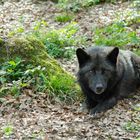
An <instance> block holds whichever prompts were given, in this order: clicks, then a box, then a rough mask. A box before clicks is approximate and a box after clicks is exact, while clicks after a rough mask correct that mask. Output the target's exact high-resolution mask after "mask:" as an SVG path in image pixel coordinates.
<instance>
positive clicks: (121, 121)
mask: <svg viewBox="0 0 140 140" xmlns="http://www.w3.org/2000/svg"><path fill="white" fill-rule="evenodd" d="M129 5H130V3H129V2H125V3H122V4H121V3H118V4H116V5H113V4H102V5H97V6H96V7H92V8H89V9H88V10H84V11H82V12H80V13H78V14H76V16H75V21H77V22H78V25H79V26H80V30H79V32H78V34H85V35H88V37H89V40H90V38H91V37H92V29H93V28H96V27H98V26H104V25H107V24H109V23H111V22H113V21H114V20H115V19H116V18H117V17H118V15H120V16H121V18H123V16H124V13H125V12H126V11H129V10H130V9H131V8H130V7H129ZM58 13H60V10H59V9H56V8H55V7H54V4H53V3H52V2H50V1H47V2H43V1H42V2H40V3H36V2H33V1H31V0H25V1H24V0H20V1H14V0H7V1H6V2H4V4H1V5H0V36H2V37H6V35H7V34H8V33H9V32H10V31H12V30H13V29H14V28H17V27H20V26H24V27H25V28H26V30H30V29H32V27H33V25H34V24H35V22H36V21H37V20H45V21H47V23H48V24H49V26H51V27H55V28H60V27H63V26H64V25H65V23H58V22H55V21H54V16H55V15H56V14H58ZM66 24H67V23H66ZM59 62H60V63H61V64H62V66H63V67H64V68H65V69H66V70H68V71H69V72H71V73H72V74H75V73H76V68H77V66H76V60H75V59H73V60H72V61H66V60H59ZM0 102H2V103H1V104H0V140H44V139H45V140H136V138H140V111H139V109H137V108H140V91H137V92H136V93H135V96H133V97H131V98H129V99H125V100H123V101H119V103H118V104H117V105H116V106H115V107H114V108H113V109H110V110H108V111H107V112H106V113H104V114H98V115H96V116H90V115H88V113H87V112H83V111H81V109H80V106H81V104H80V103H75V104H73V105H62V104H60V103H58V104H55V105H52V104H50V103H49V100H47V97H46V94H43V93H38V94H33V93H32V91H30V90H27V91H24V93H23V94H22V95H21V96H20V97H18V98H17V99H15V98H13V97H12V96H8V97H6V98H1V99H0ZM6 127H10V128H11V134H10V135H6V133H5V131H6V129H5V128H6ZM7 131H8V130H7ZM45 137H46V138H45Z"/></svg>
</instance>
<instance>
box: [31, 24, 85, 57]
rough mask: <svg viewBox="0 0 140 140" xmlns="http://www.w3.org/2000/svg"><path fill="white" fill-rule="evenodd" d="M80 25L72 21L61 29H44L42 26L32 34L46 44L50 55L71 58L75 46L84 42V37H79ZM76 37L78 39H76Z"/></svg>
mask: <svg viewBox="0 0 140 140" xmlns="http://www.w3.org/2000/svg"><path fill="white" fill-rule="evenodd" d="M78 29H79V28H78V25H77V23H75V22H71V23H70V24H69V25H67V26H65V27H64V28H61V29H57V30H56V29H51V30H48V31H44V30H42V29H41V28H39V29H38V30H35V31H34V32H32V35H34V36H35V37H37V38H38V39H39V40H41V42H43V44H44V45H45V46H46V49H47V52H48V54H49V55H51V56H53V57H54V58H60V57H65V58H71V57H72V56H73V52H74V48H73V47H72V46H77V45H78V44H80V45H81V44H82V43H83V42H84V38H83V37H77V36H76V33H77V31H78ZM75 38H76V39H75Z"/></svg>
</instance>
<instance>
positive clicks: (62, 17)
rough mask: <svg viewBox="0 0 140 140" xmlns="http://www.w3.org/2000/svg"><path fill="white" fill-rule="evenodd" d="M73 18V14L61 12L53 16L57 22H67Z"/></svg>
mask: <svg viewBox="0 0 140 140" xmlns="http://www.w3.org/2000/svg"><path fill="white" fill-rule="evenodd" d="M72 19H73V15H70V14H68V13H61V14H60V15H57V16H55V21H57V22H68V21H71V20H72Z"/></svg>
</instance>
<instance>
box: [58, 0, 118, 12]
mask: <svg viewBox="0 0 140 140" xmlns="http://www.w3.org/2000/svg"><path fill="white" fill-rule="evenodd" d="M102 2H112V3H115V2H117V0H59V1H58V6H59V7H60V8H61V9H63V10H71V11H73V12H79V11H80V10H82V9H83V8H88V7H90V6H93V5H96V4H99V3H102Z"/></svg>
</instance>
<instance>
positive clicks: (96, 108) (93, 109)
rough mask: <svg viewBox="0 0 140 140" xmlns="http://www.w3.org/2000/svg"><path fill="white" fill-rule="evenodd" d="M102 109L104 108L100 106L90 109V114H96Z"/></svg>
mask: <svg viewBox="0 0 140 140" xmlns="http://www.w3.org/2000/svg"><path fill="white" fill-rule="evenodd" d="M102 111H103V110H102V109H101V108H99V107H94V108H92V109H90V112H89V114H90V115H95V114H97V113H101V112H102Z"/></svg>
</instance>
